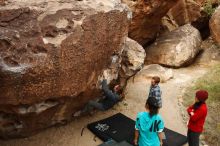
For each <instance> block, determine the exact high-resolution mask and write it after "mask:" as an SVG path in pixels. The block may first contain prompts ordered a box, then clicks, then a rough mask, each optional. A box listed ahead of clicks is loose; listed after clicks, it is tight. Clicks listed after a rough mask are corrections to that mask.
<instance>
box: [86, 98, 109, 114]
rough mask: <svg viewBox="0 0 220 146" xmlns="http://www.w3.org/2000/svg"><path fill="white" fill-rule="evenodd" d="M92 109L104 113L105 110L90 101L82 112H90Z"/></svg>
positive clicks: (97, 103)
mask: <svg viewBox="0 0 220 146" xmlns="http://www.w3.org/2000/svg"><path fill="white" fill-rule="evenodd" d="M94 109H97V110H100V111H104V110H105V108H104V106H103V104H102V103H99V102H97V101H93V100H90V101H89V102H88V104H87V105H86V107H85V109H84V110H83V112H90V111H92V110H94Z"/></svg>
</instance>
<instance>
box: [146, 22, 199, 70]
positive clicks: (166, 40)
mask: <svg viewBox="0 0 220 146" xmlns="http://www.w3.org/2000/svg"><path fill="white" fill-rule="evenodd" d="M201 42H202V40H201V36H200V33H199V31H198V30H197V29H195V28H194V27H192V26H191V25H190V24H187V25H184V26H181V27H179V28H178V29H176V30H174V31H172V32H168V33H165V34H162V35H161V36H160V37H159V38H158V39H157V40H156V41H155V42H154V44H152V45H151V46H150V47H148V48H146V59H145V63H146V64H161V65H164V66H169V67H175V68H176V67H182V66H184V65H188V64H189V63H191V62H192V61H193V60H194V58H195V56H196V55H197V54H198V53H199V51H200V50H201V48H200V45H201Z"/></svg>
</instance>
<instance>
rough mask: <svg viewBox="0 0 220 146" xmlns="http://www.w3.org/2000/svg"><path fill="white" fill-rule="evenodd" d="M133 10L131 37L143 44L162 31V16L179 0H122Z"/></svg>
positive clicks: (130, 28)
mask: <svg viewBox="0 0 220 146" xmlns="http://www.w3.org/2000/svg"><path fill="white" fill-rule="evenodd" d="M122 1H123V2H124V3H126V4H128V6H129V7H130V8H131V10H132V12H133V18H132V22H131V24H130V27H129V37H130V38H132V39H133V40H135V41H137V42H138V43H140V44H141V45H146V44H147V43H149V42H150V41H152V40H154V39H155V37H156V36H157V34H158V32H159V31H160V27H161V18H162V17H164V16H165V15H166V14H167V12H168V11H169V9H170V8H171V7H173V6H174V5H175V4H176V2H177V1H178V0H166V1H161V0H148V1H146V0H136V1H134V0H122Z"/></svg>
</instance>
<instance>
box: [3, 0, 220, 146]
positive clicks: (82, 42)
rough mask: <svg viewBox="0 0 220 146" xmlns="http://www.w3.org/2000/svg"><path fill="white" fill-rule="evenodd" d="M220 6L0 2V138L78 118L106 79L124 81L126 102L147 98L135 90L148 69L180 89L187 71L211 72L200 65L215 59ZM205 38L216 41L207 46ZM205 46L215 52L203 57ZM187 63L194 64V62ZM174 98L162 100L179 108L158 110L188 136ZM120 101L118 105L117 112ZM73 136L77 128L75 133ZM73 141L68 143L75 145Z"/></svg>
mask: <svg viewBox="0 0 220 146" xmlns="http://www.w3.org/2000/svg"><path fill="white" fill-rule="evenodd" d="M219 4H220V2H219V1H218V0H213V1H207V0H166V1H165V0H148V1H146V0H38V1H34V0H0V138H4V139H8V138H15V137H16V138H17V137H27V136H30V135H33V134H36V133H38V132H39V131H41V130H43V129H45V128H48V127H51V126H54V125H60V124H61V125H63V124H66V123H69V122H70V121H73V120H76V117H74V115H75V113H77V112H78V111H80V110H82V109H83V107H84V106H85V104H86V103H87V102H88V101H89V100H90V99H94V98H96V97H99V96H100V95H101V94H102V93H101V90H100V86H99V83H100V81H101V80H102V79H103V78H106V79H107V81H108V84H109V85H110V86H112V85H114V84H115V83H120V84H121V86H123V87H124V89H125V90H124V94H125V97H126V98H128V100H127V102H128V103H127V104H128V105H129V104H131V103H130V102H134V101H135V100H137V101H140V102H142V100H144V99H145V98H144V97H145V94H146V91H145V90H146V88H143V87H142V88H140V89H139V88H134V86H136V85H137V86H138V87H139V86H142V85H144V86H145V85H146V86H148V85H147V84H148V79H149V78H151V77H152V76H153V75H158V76H160V77H161V79H162V82H163V83H164V85H165V86H168V87H172V88H178V89H177V91H180V92H181V90H180V89H179V88H182V87H184V86H186V85H187V84H188V83H190V79H191V78H190V79H189V80H188V79H187V78H188V77H186V75H187V74H188V73H189V74H190V75H192V76H195V74H196V70H197V69H198V70H201V75H202V74H203V73H204V72H206V71H207V70H208V69H209V68H201V66H200V65H201V63H202V64H203V63H204V62H205V63H204V64H206V65H208V66H209V63H210V64H212V63H211V60H212V59H214V58H213V56H215V58H218V56H219V54H218V51H217V49H214V51H213V49H210V48H212V47H211V46H212V45H215V46H217V45H220V21H219V20H220V19H219V18H220V7H219V6H218V5H219ZM207 38H209V39H211V40H212V39H213V40H214V42H212V43H211V45H210V43H209V45H207V46H205V47H204V41H206V40H207ZM215 48H217V47H215ZM206 49H207V50H211V52H209V53H204V52H206V51H207V50H206ZM204 54H205V55H204ZM207 54H208V57H207V56H206V55H207ZM209 55H211V56H209ZM201 56H202V57H201ZM198 60H199V61H198ZM197 61H198V62H197ZM203 61H204V62H203ZM193 63H196V64H197V65H198V66H197V68H196V67H195V68H194V67H191V66H192V64H193ZM164 67H166V68H164ZM185 67H189V70H187V69H185ZM172 68H175V70H174V71H173V70H172ZM177 68H178V69H177ZM192 70H195V72H194V71H192ZM182 72H183V73H184V75H183V76H182V75H181V74H182ZM176 77H177V78H176ZM172 78H174V79H173V80H171V81H170V82H169V80H170V79H172ZM185 78H186V79H185ZM132 80H133V83H132ZM181 80H187V82H186V81H183V82H182V81H181ZM134 81H135V82H134ZM188 81H189V82H188ZM166 82H168V83H166ZM139 83H141V84H139ZM175 84H178V87H175ZM179 84H182V85H179ZM168 87H164V88H165V90H169V88H168ZM135 89H137V91H136V90H135ZM139 90H141V91H139ZM173 94H174V93H173ZM173 94H170V93H167V94H165V96H166V98H167V101H166V104H167V106H169V107H170V106H175V109H176V110H175V111H171V109H170V108H169V107H167V108H164V109H163V110H162V115H163V116H164V117H165V119H166V120H168V126H169V127H170V128H171V129H174V130H175V129H176V130H177V131H179V132H181V133H184V132H185V130H186V129H185V127H184V126H182V128H179V129H178V125H180V124H181V122H182V120H181V118H180V117H181V115H180V114H179V113H178V111H179V107H178V106H176V104H178V103H177V99H176V98H175V97H176V96H175V95H173ZM139 95H140V96H141V97H138V96H139ZM171 97H172V98H175V99H172V98H171ZM132 98H133V99H132ZM138 98H140V100H139V99H138ZM134 103H136V104H138V102H134ZM120 106H124V105H119V107H117V108H116V111H115V112H117V111H118V110H119V111H120ZM131 106H134V105H131ZM141 109H142V108H141V107H137V108H135V109H133V110H131V109H130V110H129V107H128V108H126V107H123V109H122V112H124V113H125V114H131V116H132V117H133V118H134V117H135V115H136V113H137V112H138V111H140V110H141ZM166 112H171V113H173V114H174V115H175V114H176V116H175V117H174V119H175V123H179V124H177V125H175V124H174V122H172V121H169V118H168V116H169V115H167V114H166ZM111 114H112V111H110V112H107V115H111ZM102 116H103V114H100V113H99V114H98V115H97V116H95V117H94V118H92V120H95V119H97V118H102ZM79 122H82V123H84V124H85V123H86V122H88V120H85V119H83V118H82V119H81V121H79ZM73 123H74V122H73ZM81 126H82V124H81ZM73 127H74V128H75V129H77V128H76V126H75V125H74V126H73ZM74 128H73V129H74ZM58 131H59V130H58ZM61 131H62V130H61ZM78 132H79V128H78V130H75V133H74V134H77V133H78ZM49 135H51V134H49ZM64 135H65V134H64ZM40 137H41V136H39V137H38V138H40ZM58 137H59V136H58ZM40 139H41V138H40ZM49 140H53V138H49ZM87 140H88V139H87ZM42 141H44V140H42ZM75 141H77V140H76V139H75ZM14 142H15V143H16V141H12V143H10V142H9V143H8V144H9V145H15V144H14ZM23 142H24V143H23ZM23 142H21V145H35V144H31V142H30V143H29V142H28V144H27V143H26V142H27V141H25V140H24V141H23ZM44 142H45V143H49V142H48V141H47V140H45V141H44ZM22 143H23V144H22ZM73 143H74V142H70V143H68V144H67V145H74V144H75V145H77V146H79V145H78V144H76V143H74V144H73ZM0 144H1V143H0ZM2 144H3V145H6V144H5V143H4V142H3V143H2ZM88 144H89V143H88ZM18 145H19V144H18ZM42 145H44V144H43V143H42ZM60 145H66V144H65V143H61V144H60ZM86 145H87V144H86V142H85V145H82V146H86Z"/></svg>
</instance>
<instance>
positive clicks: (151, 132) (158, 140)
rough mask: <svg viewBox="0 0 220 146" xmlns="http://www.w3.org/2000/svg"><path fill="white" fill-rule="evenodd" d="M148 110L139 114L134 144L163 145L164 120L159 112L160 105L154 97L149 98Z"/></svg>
mask: <svg viewBox="0 0 220 146" xmlns="http://www.w3.org/2000/svg"><path fill="white" fill-rule="evenodd" d="M145 108H146V112H140V113H138V115H137V119H136V124H135V139H134V144H135V145H138V146H162V145H163V142H162V139H163V129H164V121H163V119H162V117H161V116H160V115H159V114H158V112H159V108H160V107H159V106H158V104H157V100H156V98H154V97H150V98H148V100H147V102H146V105H145Z"/></svg>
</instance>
